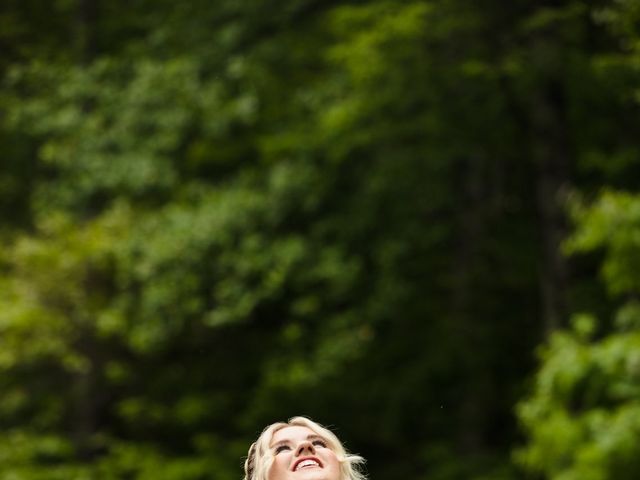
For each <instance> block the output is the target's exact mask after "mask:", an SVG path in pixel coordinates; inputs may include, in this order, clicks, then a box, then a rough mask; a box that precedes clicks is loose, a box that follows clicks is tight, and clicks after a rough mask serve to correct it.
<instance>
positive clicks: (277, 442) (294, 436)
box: [268, 425, 340, 480]
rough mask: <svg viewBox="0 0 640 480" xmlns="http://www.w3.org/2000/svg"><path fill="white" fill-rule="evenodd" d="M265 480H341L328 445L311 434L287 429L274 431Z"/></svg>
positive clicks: (305, 430) (335, 459)
mask: <svg viewBox="0 0 640 480" xmlns="http://www.w3.org/2000/svg"><path fill="white" fill-rule="evenodd" d="M269 448H270V449H271V452H272V454H273V455H274V459H273V463H272V464H271V468H270V469H269V474H268V480H340V461H339V460H338V457H337V456H336V454H335V452H334V451H333V450H332V449H331V448H330V445H329V443H328V442H327V440H325V439H324V438H323V437H321V436H319V435H318V434H317V433H315V432H314V431H313V430H311V429H310V428H307V427H303V426H298V425H294V426H289V427H284V428H281V429H280V430H278V431H276V432H275V433H274V434H273V437H272V438H271V444H270V446H269Z"/></svg>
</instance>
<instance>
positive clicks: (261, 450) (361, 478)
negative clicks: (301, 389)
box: [244, 417, 367, 480]
mask: <svg viewBox="0 0 640 480" xmlns="http://www.w3.org/2000/svg"><path fill="white" fill-rule="evenodd" d="M292 426H298V427H307V428H308V429H309V430H312V431H313V432H314V433H315V434H316V435H319V436H321V437H322V438H323V439H324V440H326V442H327V445H328V447H329V448H331V450H333V451H334V453H335V454H336V457H337V458H338V461H339V462H340V480H367V477H366V475H365V474H364V473H363V472H362V471H361V470H360V468H361V466H362V465H363V464H364V462H365V460H364V458H362V457H360V456H359V455H353V454H350V453H349V452H347V451H346V450H345V448H344V447H343V446H342V443H341V442H340V440H338V437H336V436H335V434H334V433H333V432H332V431H331V430H329V429H328V428H325V427H323V426H322V425H320V424H319V423H316V422H314V421H312V420H310V419H308V418H306V417H293V418H291V419H289V421H288V422H276V423H273V424H271V425H269V426H268V427H266V428H265V429H264V430H263V431H262V433H261V434H260V436H259V437H258V439H257V440H256V441H255V442H253V443H252V444H251V447H250V448H249V453H248V454H247V459H246V460H245V462H244V480H268V475H269V469H270V468H271V465H272V464H273V460H274V458H275V455H274V453H273V451H272V450H271V449H270V448H269V446H270V444H271V440H272V438H273V435H274V434H275V433H276V432H277V431H278V430H281V429H283V428H285V427H292Z"/></svg>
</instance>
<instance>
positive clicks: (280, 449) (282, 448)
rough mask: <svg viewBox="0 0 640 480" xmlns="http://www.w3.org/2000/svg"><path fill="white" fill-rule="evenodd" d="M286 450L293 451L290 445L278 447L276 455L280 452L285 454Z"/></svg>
mask: <svg viewBox="0 0 640 480" xmlns="http://www.w3.org/2000/svg"><path fill="white" fill-rule="evenodd" d="M285 450H291V447H290V446H289V445H278V446H277V447H276V450H275V454H276V455H277V454H279V453H280V452H284V451H285Z"/></svg>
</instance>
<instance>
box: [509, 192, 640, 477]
mask: <svg viewBox="0 0 640 480" xmlns="http://www.w3.org/2000/svg"><path fill="white" fill-rule="evenodd" d="M639 202H640V199H639V198H638V196H637V195H633V194H629V193H623V192H613V191H605V192H603V193H602V194H601V195H600V196H599V197H598V199H597V200H596V201H595V202H594V203H593V204H591V205H589V206H585V205H580V206H578V204H576V206H575V207H574V211H575V218H576V221H577V230H576V232H575V233H574V235H573V236H572V237H571V238H570V239H569V241H568V243H567V248H568V249H569V251H571V252H573V253H585V252H590V251H593V250H603V251H604V262H603V273H604V279H605V281H606V283H607V286H608V287H609V290H610V291H611V292H612V293H614V294H617V295H618V296H619V295H622V294H624V295H627V296H629V295H632V296H633V295H636V294H637V292H638V281H639V280H640V278H639V274H638V272H639V270H638V269H637V268H634V265H633V261H634V259H635V258H637V256H638V253H639V252H638V243H637V239H638V238H639V235H640V224H639V223H638V212H639V211H640V210H639V209H638V206H639V205H640V203H639ZM632 298H633V297H632ZM638 327H640V305H639V304H638V303H637V301H636V300H629V301H626V302H625V303H623V305H622V306H621V307H620V308H619V310H618V312H617V314H616V317H615V322H614V327H613V329H612V331H610V332H605V333H604V335H603V334H600V335H597V329H598V322H597V321H596V319H595V318H594V317H593V316H590V315H586V314H585V315H577V316H575V317H574V320H573V328H572V329H571V330H568V331H563V332H557V333H555V334H553V335H552V337H551V339H550V341H549V342H548V343H547V345H545V347H544V348H543V349H542V351H541V367H540V370H539V371H538V372H537V374H536V379H535V385H534V389H533V393H532V394H531V395H530V396H529V397H528V398H527V399H526V400H525V401H523V402H522V403H521V404H520V406H519V410H518V413H519V416H520V420H521V421H522V424H523V426H524V428H525V431H526V432H527V435H528V438H529V441H528V444H527V446H526V447H525V448H523V449H521V450H520V451H519V452H518V455H517V457H518V460H519V461H520V462H521V463H522V465H523V466H525V467H526V468H527V469H528V470H531V471H537V472H541V473H544V474H545V476H546V478H550V479H560V480H572V479H593V480H599V479H609V478H618V477H620V476H630V477H633V476H636V475H638V474H640V462H639V461H638V456H637V448H638V445H639V444H640V423H639V422H638V419H639V418H640V353H639V352H640V330H639V328H638Z"/></svg>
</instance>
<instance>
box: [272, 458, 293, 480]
mask: <svg viewBox="0 0 640 480" xmlns="http://www.w3.org/2000/svg"><path fill="white" fill-rule="evenodd" d="M284 457H286V455H283V454H280V455H276V456H275V457H274V459H273V462H272V463H271V467H269V470H268V471H267V480H282V479H284V478H285V475H286V474H287V465H288V463H287V461H286V459H285V458H284Z"/></svg>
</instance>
